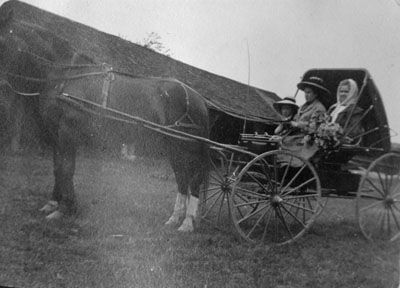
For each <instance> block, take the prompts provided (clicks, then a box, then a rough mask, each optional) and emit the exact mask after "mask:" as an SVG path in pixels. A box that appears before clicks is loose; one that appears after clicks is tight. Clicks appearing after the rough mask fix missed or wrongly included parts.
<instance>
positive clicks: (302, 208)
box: [283, 199, 315, 213]
mask: <svg viewBox="0 0 400 288" xmlns="http://www.w3.org/2000/svg"><path fill="white" fill-rule="evenodd" d="M303 200H304V199H303ZM283 203H285V204H286V205H288V206H292V207H295V208H298V209H301V210H302V211H307V212H310V213H315V211H314V210H312V209H308V208H306V207H304V205H303V206H300V205H294V204H291V203H289V202H286V201H285V200H284V201H283Z"/></svg>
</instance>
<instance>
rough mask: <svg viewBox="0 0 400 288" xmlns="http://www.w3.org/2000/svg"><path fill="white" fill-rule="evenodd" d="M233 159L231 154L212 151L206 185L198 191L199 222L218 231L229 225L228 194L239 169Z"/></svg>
mask: <svg viewBox="0 0 400 288" xmlns="http://www.w3.org/2000/svg"><path fill="white" fill-rule="evenodd" d="M235 157H236V156H235V154H234V153H233V152H229V151H225V150H220V149H216V150H212V157H211V159H212V160H211V166H212V167H211V172H210V174H209V181H208V185H207V186H206V187H205V188H204V189H202V190H201V191H200V202H199V216H200V218H201V221H203V222H206V223H208V224H210V225H211V226H214V227H215V228H218V229H220V230H224V229H226V228H227V227H229V224H230V215H229V208H228V201H229V194H230V193H231V191H232V184H233V183H234V181H235V179H236V176H237V174H238V171H239V169H240V166H239V164H238V163H237V162H236V161H235V160H236V158H235Z"/></svg>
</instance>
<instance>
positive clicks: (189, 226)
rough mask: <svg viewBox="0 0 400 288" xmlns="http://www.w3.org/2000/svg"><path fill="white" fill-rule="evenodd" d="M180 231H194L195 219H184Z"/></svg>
mask: <svg viewBox="0 0 400 288" xmlns="http://www.w3.org/2000/svg"><path fill="white" fill-rule="evenodd" d="M178 231H179V232H193V231H194V227H193V220H192V219H188V218H186V219H185V220H183V223H182V225H181V227H179V228H178Z"/></svg>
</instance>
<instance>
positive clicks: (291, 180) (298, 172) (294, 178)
mask: <svg viewBox="0 0 400 288" xmlns="http://www.w3.org/2000/svg"><path fill="white" fill-rule="evenodd" d="M305 167H306V165H303V166H301V168H300V169H299V171H297V173H296V174H295V175H294V176H293V178H292V179H290V181H289V183H288V184H286V186H285V188H283V189H282V190H283V191H284V190H286V189H287V188H288V187H290V185H292V183H293V182H294V180H296V178H297V177H298V176H299V175H300V174H301V172H303V170H304V168H305Z"/></svg>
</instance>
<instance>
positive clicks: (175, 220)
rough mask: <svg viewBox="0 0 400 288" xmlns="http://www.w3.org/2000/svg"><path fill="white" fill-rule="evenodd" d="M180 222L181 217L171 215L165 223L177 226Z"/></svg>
mask: <svg viewBox="0 0 400 288" xmlns="http://www.w3.org/2000/svg"><path fill="white" fill-rule="evenodd" d="M179 222H180V219H179V217H174V216H171V218H169V219H168V221H167V222H165V224H164V225H167V226H177V225H178V224H179Z"/></svg>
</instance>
